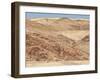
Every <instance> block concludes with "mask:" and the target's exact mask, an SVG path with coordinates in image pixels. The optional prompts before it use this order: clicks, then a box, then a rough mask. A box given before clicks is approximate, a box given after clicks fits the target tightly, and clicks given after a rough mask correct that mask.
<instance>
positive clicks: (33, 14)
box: [25, 12, 90, 20]
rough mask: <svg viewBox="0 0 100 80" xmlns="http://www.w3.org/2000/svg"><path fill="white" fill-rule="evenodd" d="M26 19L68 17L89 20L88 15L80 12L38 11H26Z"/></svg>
mask: <svg viewBox="0 0 100 80" xmlns="http://www.w3.org/2000/svg"><path fill="white" fill-rule="evenodd" d="M25 17H26V19H35V18H69V19H77V20H79V19H83V20H84V19H85V20H89V18H90V16H89V15H81V14H61V13H39V12H26V13H25Z"/></svg>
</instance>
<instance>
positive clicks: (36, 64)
mask: <svg viewBox="0 0 100 80" xmlns="http://www.w3.org/2000/svg"><path fill="white" fill-rule="evenodd" d="M83 64H89V60H83V61H82V60H81V61H79V60H78V61H75V60H74V61H58V62H42V61H40V62H36V61H27V62H26V67H43V66H65V65H83Z"/></svg>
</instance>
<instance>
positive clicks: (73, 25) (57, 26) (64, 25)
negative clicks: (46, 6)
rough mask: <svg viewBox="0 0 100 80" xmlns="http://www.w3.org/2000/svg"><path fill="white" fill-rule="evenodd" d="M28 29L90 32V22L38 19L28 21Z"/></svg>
mask: <svg viewBox="0 0 100 80" xmlns="http://www.w3.org/2000/svg"><path fill="white" fill-rule="evenodd" d="M26 23H27V24H26V27H33V28H34V27H35V28H36V27H37V28H38V27H39V28H40V27H43V28H44V27H48V29H49V27H52V28H50V29H52V30H53V28H54V30H80V29H82V30H88V29H89V22H88V21H87V20H72V19H69V18H37V19H31V20H26ZM44 29H45V28H44Z"/></svg>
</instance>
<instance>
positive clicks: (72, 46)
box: [26, 18, 89, 67]
mask: <svg viewBox="0 0 100 80" xmlns="http://www.w3.org/2000/svg"><path fill="white" fill-rule="evenodd" d="M68 61H69V63H68ZM70 61H71V62H70ZM78 61H79V62H78ZM84 61H86V62H88V61H89V23H88V21H87V20H71V19H66V18H56V19H54V18H48V19H43V18H42V19H32V20H26V66H28V67H32V66H34V65H35V64H38V65H39V63H42V64H44V63H46V64H47V63H55V62H56V63H57V62H58V63H62V64H63V63H65V64H85V63H84ZM53 65H55V64H53ZM60 65H61V64H60Z"/></svg>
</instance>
